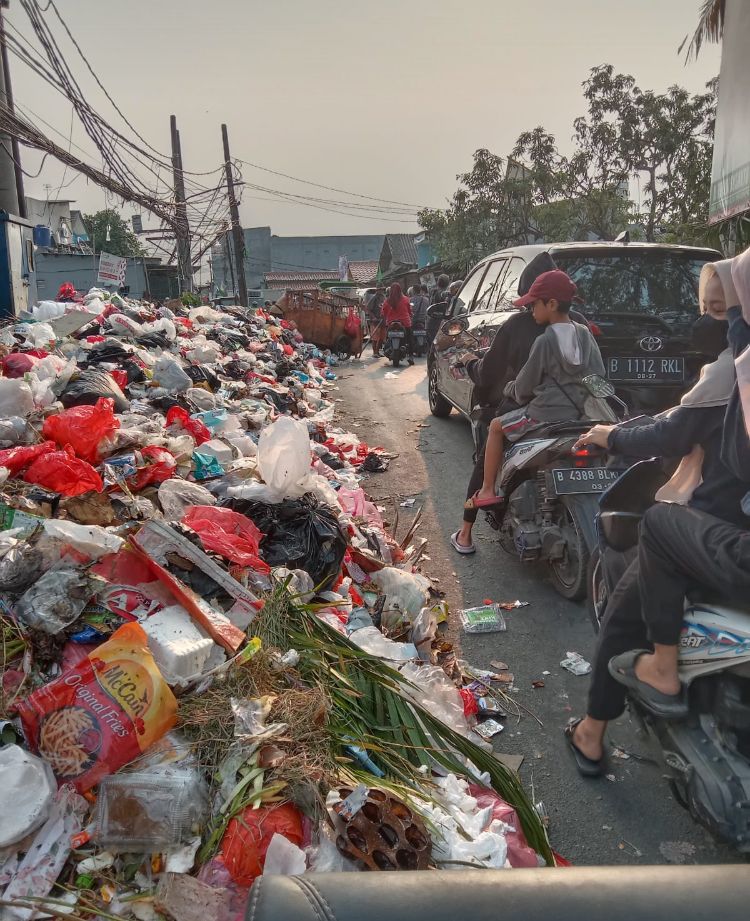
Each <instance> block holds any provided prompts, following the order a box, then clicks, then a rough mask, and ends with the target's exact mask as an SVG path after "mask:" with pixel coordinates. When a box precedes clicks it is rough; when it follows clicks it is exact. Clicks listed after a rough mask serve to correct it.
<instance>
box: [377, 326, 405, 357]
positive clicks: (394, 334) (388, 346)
mask: <svg viewBox="0 0 750 921" xmlns="http://www.w3.org/2000/svg"><path fill="white" fill-rule="evenodd" d="M383 354H384V355H385V357H386V358H387V359H388V360H389V361H390V362H391V364H392V365H393V367H394V368H398V366H399V365H400V364H401V359H402V358H406V330H405V329H404V326H403V324H402V323H399V322H398V321H395V322H394V323H391V324H390V325H389V326H388V328H387V329H386V331H385V341H384V343H383Z"/></svg>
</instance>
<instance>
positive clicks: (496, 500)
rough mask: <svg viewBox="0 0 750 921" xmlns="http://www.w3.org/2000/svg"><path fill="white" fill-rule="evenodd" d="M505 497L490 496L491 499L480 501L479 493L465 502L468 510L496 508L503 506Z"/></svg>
mask: <svg viewBox="0 0 750 921" xmlns="http://www.w3.org/2000/svg"><path fill="white" fill-rule="evenodd" d="M504 502H505V496H490V498H489V499H478V498H477V493H474V495H473V496H472V497H471V499H467V500H466V502H464V508H466V509H475V508H476V509H480V508H494V507H495V506H496V505H503V503H504Z"/></svg>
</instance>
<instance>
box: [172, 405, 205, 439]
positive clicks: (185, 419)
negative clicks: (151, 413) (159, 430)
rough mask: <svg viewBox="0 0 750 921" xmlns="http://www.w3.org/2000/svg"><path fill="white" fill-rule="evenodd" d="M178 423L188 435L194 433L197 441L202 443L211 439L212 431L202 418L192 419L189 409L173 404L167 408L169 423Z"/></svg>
mask: <svg viewBox="0 0 750 921" xmlns="http://www.w3.org/2000/svg"><path fill="white" fill-rule="evenodd" d="M175 423H176V424H177V425H179V426H180V428H182V429H184V430H185V431H186V432H187V433H188V435H192V436H193V438H194V439H195V443H196V444H198V445H202V444H203V442H204V441H210V440H211V432H210V431H209V430H208V427H207V426H205V425H204V424H203V423H202V422H201V421H200V419H191V418H190V415H189V413H188V411H187V410H186V409H183V408H182V407H181V406H173V407H172V408H171V409H169V410H167V425H174V424H175Z"/></svg>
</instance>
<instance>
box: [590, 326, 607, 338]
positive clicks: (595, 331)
mask: <svg viewBox="0 0 750 921" xmlns="http://www.w3.org/2000/svg"><path fill="white" fill-rule="evenodd" d="M589 329H590V330H591V335H592V336H603V335H604V333H603V332H602V328H601V326H599V325H598V324H597V323H589Z"/></svg>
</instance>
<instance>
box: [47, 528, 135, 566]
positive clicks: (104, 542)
mask: <svg viewBox="0 0 750 921" xmlns="http://www.w3.org/2000/svg"><path fill="white" fill-rule="evenodd" d="M44 533H45V534H46V535H47V536H48V537H51V538H53V539H55V540H59V541H62V542H63V543H65V544H69V545H70V546H71V547H75V549H76V550H78V552H79V553H85V554H86V556H88V557H90V558H91V559H92V560H98V559H99V558H100V557H102V556H106V555H107V554H108V553H117V551H118V550H121V549H122V545H123V544H124V543H125V541H124V540H123V538H122V537H119V536H118V535H117V534H113V533H112V532H111V531H109V530H108V529H107V528H102V527H100V526H99V525H95V524H76V523H75V522H73V521H65V520H63V519H60V518H48V519H47V520H46V521H45V522H44Z"/></svg>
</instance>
